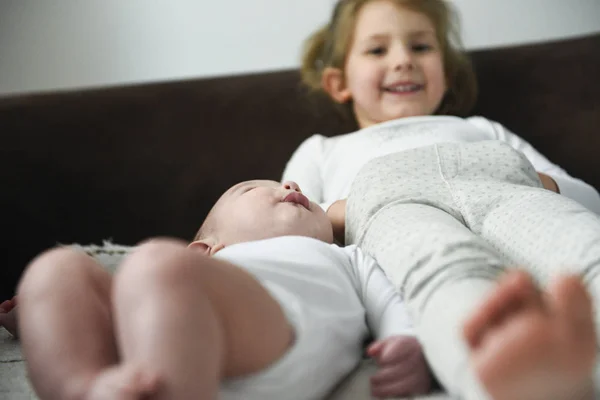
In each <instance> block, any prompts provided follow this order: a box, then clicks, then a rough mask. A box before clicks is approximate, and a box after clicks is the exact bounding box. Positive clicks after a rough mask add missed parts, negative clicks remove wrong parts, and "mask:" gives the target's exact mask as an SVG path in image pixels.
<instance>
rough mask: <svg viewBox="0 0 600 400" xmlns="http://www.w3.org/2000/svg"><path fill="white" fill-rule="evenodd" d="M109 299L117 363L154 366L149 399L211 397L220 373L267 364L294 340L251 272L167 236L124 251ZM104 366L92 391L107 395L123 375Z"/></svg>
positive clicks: (223, 375)
mask: <svg viewBox="0 0 600 400" xmlns="http://www.w3.org/2000/svg"><path fill="white" fill-rule="evenodd" d="M114 302H115V308H116V313H115V316H116V326H117V327H118V330H117V332H118V333H117V335H118V341H119V348H120V349H122V356H123V364H122V368H123V370H124V371H125V368H128V369H129V371H131V370H132V369H134V370H135V369H136V368H137V369H138V370H139V371H141V373H144V372H147V373H150V374H156V376H157V377H158V380H159V382H160V383H159V386H158V390H157V391H156V392H155V393H154V395H153V396H152V398H153V399H178V400H179V399H181V400H185V399H213V398H216V396H217V393H218V388H219V383H220V381H221V380H222V379H223V378H226V377H235V376H240V375H246V374H250V373H253V372H257V371H259V370H261V369H263V368H265V367H267V366H268V365H270V364H272V363H273V362H274V361H276V360H277V359H278V358H280V357H281V356H282V355H283V354H284V353H285V351H286V350H287V348H288V347H289V346H290V344H291V341H292V340H293V331H292V329H291V327H290V326H289V324H288V322H287V320H286V318H285V315H284V314H283V312H282V310H281V308H280V306H279V304H278V303H277V302H276V301H275V300H274V299H273V298H272V297H271V295H270V294H269V293H268V292H267V291H266V290H265V289H264V288H263V286H262V285H260V283H259V282H258V281H256V280H255V279H254V277H252V276H251V275H249V274H248V273H247V272H245V271H244V270H242V269H240V268H238V267H235V266H233V265H230V264H228V263H226V262H223V261H219V260H217V259H214V258H213V259H211V258H208V257H205V256H203V255H201V254H200V253H198V252H196V251H194V250H190V249H187V248H186V246H185V245H184V244H183V243H178V242H174V241H164V240H163V241H154V242H150V243H148V244H146V245H143V246H141V247H140V248H139V249H138V250H137V251H136V252H135V253H133V254H132V255H130V256H129V258H128V259H127V260H126V261H125V262H124V264H123V266H122V269H121V271H120V272H119V274H118V275H117V278H116V281H115V291H114ZM111 372H112V373H113V374H112V376H111V377H106V376H105V377H102V376H101V377H100V378H99V380H98V385H97V386H96V387H95V388H94V392H95V393H93V394H94V396H92V397H93V398H95V399H101V398H105V399H108V398H114V396H112V395H111V394H110V392H111V387H116V386H119V383H118V381H119V379H121V378H122V379H128V378H126V377H123V376H122V377H121V378H120V377H119V374H118V373H116V374H115V373H114V372H115V371H114V370H113V371H111ZM96 393H98V394H99V395H98V396H95V394H96Z"/></svg>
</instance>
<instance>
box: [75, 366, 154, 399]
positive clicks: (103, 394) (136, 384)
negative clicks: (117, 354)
mask: <svg viewBox="0 0 600 400" xmlns="http://www.w3.org/2000/svg"><path fill="white" fill-rule="evenodd" d="M159 384H160V382H159V378H158V375H156V374H152V373H146V372H143V371H142V370H141V369H139V368H134V367H132V366H123V365H120V366H116V367H111V368H108V369H106V370H104V371H103V372H101V373H100V374H99V375H98V376H97V377H96V379H94V381H93V382H92V384H91V386H90V389H89V390H88V393H87V396H86V397H85V398H86V399H87V400H138V399H144V398H146V397H147V396H150V395H153V394H155V393H156V392H157V391H158V387H159Z"/></svg>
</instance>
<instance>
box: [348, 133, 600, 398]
mask: <svg viewBox="0 0 600 400" xmlns="http://www.w3.org/2000/svg"><path fill="white" fill-rule="evenodd" d="M346 243H347V244H357V245H358V246H360V247H361V248H362V249H363V251H365V252H367V253H368V254H370V255H371V256H373V257H374V258H375V259H376V260H377V261H378V262H379V264H380V265H381V267H382V268H383V269H384V271H385V272H386V274H387V275H388V277H389V278H390V280H391V281H392V283H393V284H394V285H395V286H396V287H397V289H398V290H399V292H400V294H401V295H402V296H403V297H404V299H405V301H406V302H407V304H408V307H409V310H410V313H411V315H412V317H413V319H414V323H415V328H416V331H417V334H418V335H419V339H420V341H421V342H422V344H423V347H424V349H425V353H426V355H427V358H428V360H429V362H430V364H431V366H432V369H433V370H434V372H435V373H436V375H437V377H438V378H439V380H440V381H441V383H442V384H443V385H444V386H445V387H446V388H447V389H448V391H449V392H450V393H451V394H453V395H457V396H460V397H464V398H469V399H477V400H481V399H484V398H485V397H486V395H485V394H484V393H483V392H482V391H481V388H480V387H479V385H478V383H477V380H476V379H475V378H474V375H473V372H472V371H471V370H470V369H469V366H468V351H467V346H466V342H465V341H464V339H463V337H462V326H463V323H464V322H465V320H466V319H467V318H468V317H469V316H470V315H471V314H472V313H473V312H474V310H475V309H476V308H477V307H478V306H479V305H481V304H482V302H483V301H484V300H485V299H486V298H487V296H488V295H489V294H490V293H491V292H492V290H493V289H494V287H495V285H496V281H497V278H498V276H499V275H500V274H501V273H502V272H503V271H505V269H506V268H508V267H510V266H519V267H521V268H523V269H525V270H527V271H528V272H530V273H531V274H532V275H533V277H534V278H535V279H536V280H537V281H538V283H539V284H541V285H546V284H547V283H548V282H549V280H550V279H551V278H553V277H555V276H556V275H557V274H560V273H566V272H571V273H578V274H580V275H581V276H582V277H583V279H584V282H586V284H587V285H588V288H589V289H590V291H591V294H592V296H593V298H594V300H595V301H598V300H600V280H598V279H596V278H597V275H598V273H599V272H600V219H599V218H598V217H597V216H596V214H594V213H592V212H591V211H588V210H587V209H586V208H584V207H583V206H581V205H580V204H578V203H576V202H574V201H572V200H570V199H568V198H566V197H564V196H560V195H558V194H555V193H553V192H550V191H548V190H545V189H543V188H541V184H540V181H539V179H538V176H537V173H536V171H535V170H534V168H533V166H532V165H531V164H530V162H529V161H528V160H527V159H526V158H525V156H524V155H522V154H521V153H520V152H518V151H516V150H514V149H513V148H512V147H510V146H509V145H507V144H505V143H503V142H499V141H486V142H477V143H468V144H464V143H460V144H459V143H447V144H440V145H435V146H428V147H423V148H417V149H414V150H409V151H405V152H401V153H395V154H391V155H388V156H384V157H380V158H377V159H374V160H372V161H371V162H369V163H368V164H367V165H365V167H364V168H362V170H361V171H360V173H359V175H358V176H357V177H356V180H355V181H354V183H353V186H352V189H351V193H350V196H349V197H348V203H347V208H346ZM596 321H597V322H598V321H600V318H598V316H596ZM597 326H598V323H597ZM599 331H600V329H599Z"/></svg>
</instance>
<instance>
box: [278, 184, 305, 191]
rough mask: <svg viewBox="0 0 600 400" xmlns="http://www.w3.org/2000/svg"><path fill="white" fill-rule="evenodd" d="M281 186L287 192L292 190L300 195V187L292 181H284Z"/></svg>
mask: <svg viewBox="0 0 600 400" xmlns="http://www.w3.org/2000/svg"><path fill="white" fill-rule="evenodd" d="M281 185H282V186H283V187H284V188H285V189H287V190H293V191H295V192H298V193H302V190H300V186H298V184H297V183H296V182H294V181H285V182H283V183H282V184H281Z"/></svg>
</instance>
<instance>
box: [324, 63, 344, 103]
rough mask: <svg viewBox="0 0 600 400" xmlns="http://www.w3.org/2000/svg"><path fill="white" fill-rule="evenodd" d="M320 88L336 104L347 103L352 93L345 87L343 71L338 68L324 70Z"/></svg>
mask: <svg viewBox="0 0 600 400" xmlns="http://www.w3.org/2000/svg"><path fill="white" fill-rule="evenodd" d="M321 86H322V87H323V90H325V92H327V94H329V96H331V98H332V99H333V100H335V101H337V102H338V103H347V102H348V101H350V100H351V99H352V93H350V89H348V87H347V86H346V82H345V79H344V71H342V70H341V69H339V68H333V67H327V68H325V70H323V75H322V77H321Z"/></svg>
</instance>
